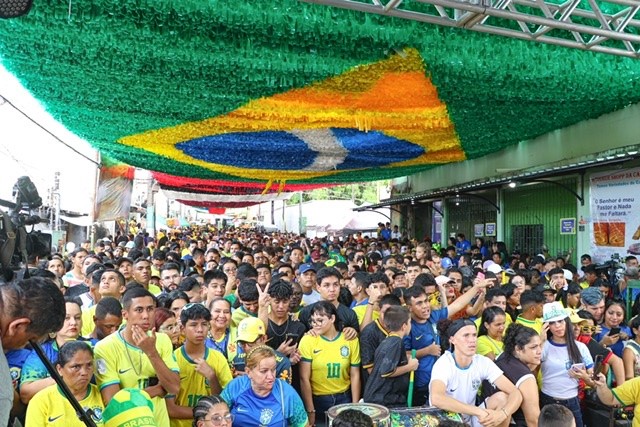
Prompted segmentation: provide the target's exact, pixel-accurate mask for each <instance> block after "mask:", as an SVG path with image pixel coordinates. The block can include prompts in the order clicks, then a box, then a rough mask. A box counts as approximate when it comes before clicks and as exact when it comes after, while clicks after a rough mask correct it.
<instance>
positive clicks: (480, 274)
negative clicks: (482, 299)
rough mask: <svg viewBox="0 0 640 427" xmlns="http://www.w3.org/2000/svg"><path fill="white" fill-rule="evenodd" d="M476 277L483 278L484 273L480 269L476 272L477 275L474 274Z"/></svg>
mask: <svg viewBox="0 0 640 427" xmlns="http://www.w3.org/2000/svg"><path fill="white" fill-rule="evenodd" d="M476 277H477V278H478V279H480V280H484V273H483V272H482V271H481V272H479V273H478V275H477V276H476Z"/></svg>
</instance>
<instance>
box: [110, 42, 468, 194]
mask: <svg viewBox="0 0 640 427" xmlns="http://www.w3.org/2000/svg"><path fill="white" fill-rule="evenodd" d="M326 128H356V129H359V130H361V131H380V132H382V133H384V134H385V135H388V136H391V137H395V138H398V139H401V140H404V141H408V142H410V143H413V144H416V145H419V146H421V147H423V148H424V150H425V152H424V154H423V155H421V156H418V157H416V158H414V159H410V160H406V161H401V162H396V163H393V164H390V165H388V166H385V167H404V166H414V165H420V164H437V163H445V162H452V161H462V160H464V159H465V154H464V152H463V150H462V147H461V145H460V140H459V138H458V136H457V134H456V132H455V129H454V126H453V123H452V122H451V120H450V118H449V115H448V113H447V109H446V106H445V105H444V104H443V103H442V102H441V101H440V99H439V98H438V93H437V90H436V88H435V86H433V84H432V83H431V80H430V79H429V78H428V77H427V76H426V75H425V70H424V64H423V62H422V58H421V57H420V55H419V53H418V52H417V51H416V50H414V49H409V50H406V51H404V52H403V53H402V54H397V55H394V56H392V57H391V58H389V59H387V60H383V61H380V62H378V63H374V64H370V65H363V66H358V67H355V68H354V69H352V70H350V71H347V72H345V73H344V74H342V75H340V76H336V77H333V78H329V79H327V80H325V81H323V82H319V83H316V84H313V85H311V86H309V87H306V88H301V89H294V90H290V91H288V92H285V93H282V94H276V95H274V96H271V97H268V98H261V99H257V100H254V101H251V102H249V103H248V104H246V105H244V106H242V107H240V108H238V109H236V110H235V111H232V112H230V113H228V114H225V115H222V116H218V117H213V118H210V119H206V120H202V121H199V122H192V123H186V124H183V125H178V126H175V127H171V128H166V129H159V130H153V131H149V132H145V133H142V134H138V135H133V136H129V137H125V138H122V139H121V140H120V141H119V142H120V143H121V144H124V145H128V146H132V147H137V148H140V149H143V150H147V151H149V152H152V153H155V154H158V155H161V156H165V157H168V158H171V159H173V160H175V161H178V162H182V163H185V164H187V165H197V166H201V167H203V168H207V169H209V170H212V171H215V172H221V173H226V174H230V175H235V176H238V177H243V178H249V179H252V178H256V177H259V178H263V179H264V178H266V179H270V180H278V181H282V180H287V179H288V180H302V179H309V178H315V177H320V176H329V175H332V174H336V173H340V172H345V171H346V170H328V171H307V170H301V171H300V170H270V169H251V168H242V167H234V166H230V165H224V164H214V163H210V162H206V161H204V160H200V159H196V158H193V157H191V156H190V155H188V154H186V153H184V152H183V151H181V150H180V149H178V148H176V144H179V143H181V142H185V141H189V140H192V139H196V138H202V137H208V136H212V135H218V134H224V133H230V132H259V131H292V130H307V129H326ZM280 154H284V153H280ZM351 170H353V169H351ZM270 185H271V183H270V184H268V185H267V187H270Z"/></svg>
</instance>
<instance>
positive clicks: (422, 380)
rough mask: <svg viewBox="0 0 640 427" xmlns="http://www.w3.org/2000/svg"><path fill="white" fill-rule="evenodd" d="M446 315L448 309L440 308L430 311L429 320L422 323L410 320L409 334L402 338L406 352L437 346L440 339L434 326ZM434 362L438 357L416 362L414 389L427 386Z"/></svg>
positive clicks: (427, 357)
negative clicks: (434, 344)
mask: <svg viewBox="0 0 640 427" xmlns="http://www.w3.org/2000/svg"><path fill="white" fill-rule="evenodd" d="M448 315H449V309H448V308H441V309H439V310H432V311H431V315H430V316H429V319H428V320H427V321H426V322H424V323H418V322H416V321H415V320H414V319H411V333H410V334H409V335H407V336H406V337H404V340H403V342H404V349H405V350H407V351H410V350H414V349H415V350H420V349H422V348H425V347H429V346H430V345H431V344H433V343H434V342H435V343H436V344H438V345H439V344H440V337H439V336H438V330H437V329H436V325H437V323H438V322H439V321H440V320H442V319H446V318H447V316H448ZM436 360H438V356H432V355H427V356H424V357H422V358H420V359H419V360H418V363H419V364H418V370H416V373H415V384H416V387H418V388H425V387H428V386H429V381H431V371H432V369H433V365H434V364H435V363H436Z"/></svg>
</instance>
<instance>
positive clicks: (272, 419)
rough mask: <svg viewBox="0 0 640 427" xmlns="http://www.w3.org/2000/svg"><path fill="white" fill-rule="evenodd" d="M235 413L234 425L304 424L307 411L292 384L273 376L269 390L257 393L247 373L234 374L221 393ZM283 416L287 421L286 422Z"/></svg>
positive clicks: (293, 426) (300, 426)
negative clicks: (235, 376)
mask: <svg viewBox="0 0 640 427" xmlns="http://www.w3.org/2000/svg"><path fill="white" fill-rule="evenodd" d="M220 397H222V398H223V399H224V400H225V402H227V404H228V405H229V409H230V411H231V413H232V414H233V416H234V420H233V425H234V426H256V427H282V426H283V425H287V426H290V427H304V426H306V425H307V422H308V418H307V413H306V411H305V408H304V404H303V403H302V399H301V398H300V396H299V395H298V393H297V392H296V391H295V389H294V388H293V387H291V386H290V385H289V384H287V383H286V382H285V381H282V380H279V379H276V381H275V383H274V384H273V389H272V390H271V393H269V394H268V395H267V396H257V395H256V394H255V393H254V392H253V389H252V388H251V380H250V379H249V378H248V377H247V376H246V375H242V376H240V377H237V378H234V379H233V381H231V382H230V383H229V384H228V385H227V387H226V388H225V389H224V390H223V391H222V394H221V395H220ZM285 420H286V422H285Z"/></svg>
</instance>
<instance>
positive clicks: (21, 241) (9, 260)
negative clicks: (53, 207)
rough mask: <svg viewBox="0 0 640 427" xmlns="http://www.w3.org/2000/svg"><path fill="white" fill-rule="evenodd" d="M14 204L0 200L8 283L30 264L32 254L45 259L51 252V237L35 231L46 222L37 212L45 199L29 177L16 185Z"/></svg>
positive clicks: (1, 263)
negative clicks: (15, 273)
mask: <svg viewBox="0 0 640 427" xmlns="http://www.w3.org/2000/svg"><path fill="white" fill-rule="evenodd" d="M13 198H14V201H13V202H10V201H6V200H0V206H4V207H6V208H9V212H8V213H6V212H4V211H2V210H0V270H1V272H2V275H3V276H4V278H5V280H11V278H12V277H13V271H16V270H20V269H21V268H22V267H23V265H24V266H26V265H27V258H28V256H29V255H36V256H38V257H44V256H47V255H49V254H50V253H51V234H45V233H41V232H40V231H37V230H33V228H32V229H31V231H29V232H27V229H26V227H27V226H34V225H36V224H39V223H41V222H42V219H41V218H40V217H39V216H38V215H35V214H34V213H33V211H34V210H35V209H38V208H39V207H40V206H42V198H41V197H40V196H39V195H38V190H37V189H36V186H35V185H34V184H33V182H32V181H31V179H30V178H29V177H28V176H21V177H20V178H18V180H17V182H16V183H15V185H14V186H13Z"/></svg>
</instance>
